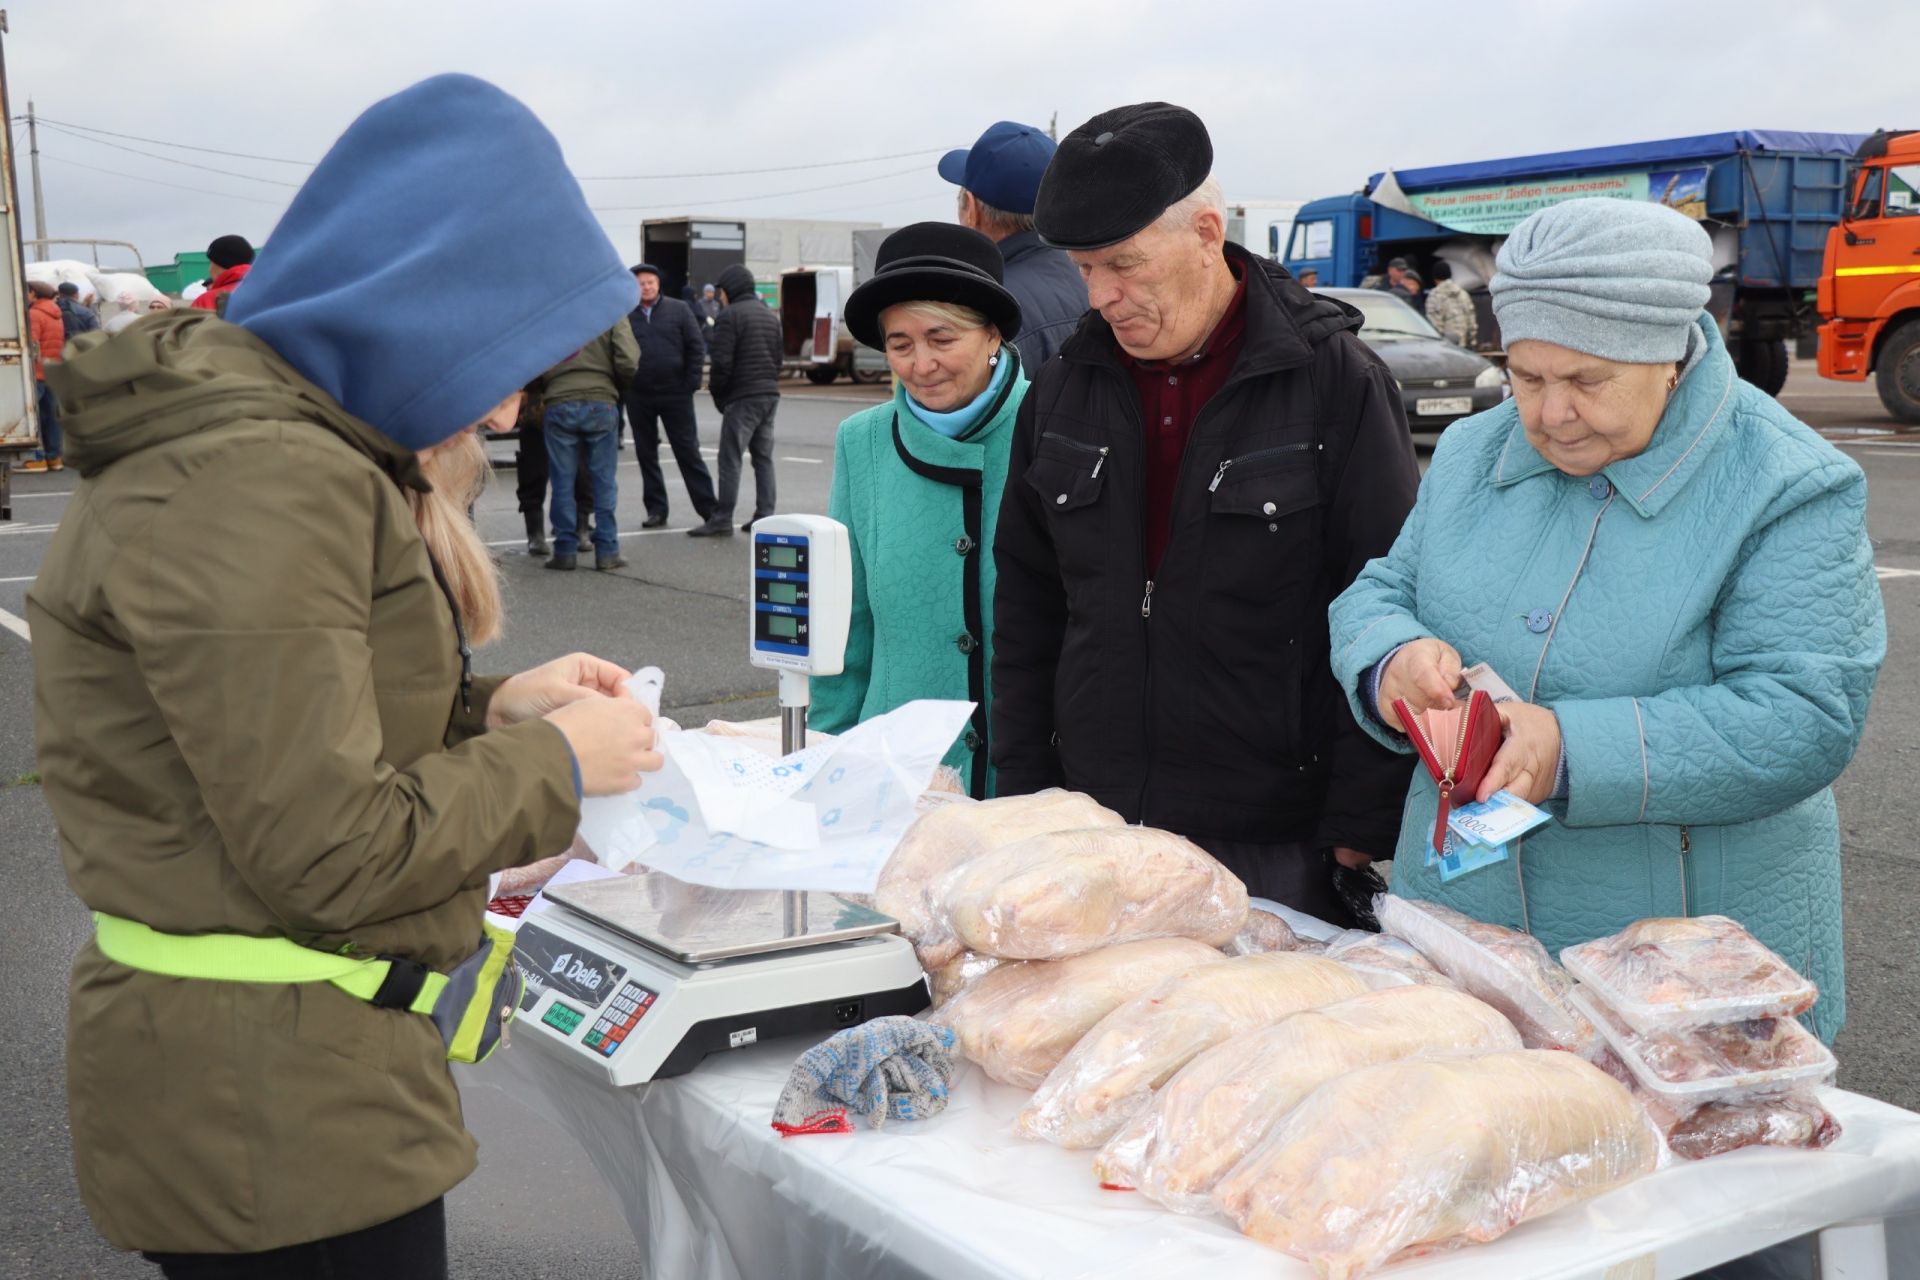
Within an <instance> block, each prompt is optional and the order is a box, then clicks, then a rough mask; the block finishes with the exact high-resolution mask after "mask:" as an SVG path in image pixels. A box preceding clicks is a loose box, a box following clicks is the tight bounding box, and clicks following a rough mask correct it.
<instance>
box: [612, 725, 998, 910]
mask: <svg viewBox="0 0 1920 1280" xmlns="http://www.w3.org/2000/svg"><path fill="white" fill-rule="evenodd" d="M972 708H973V704H971V703H967V702H932V701H921V702H910V703H908V704H906V705H905V706H903V707H900V708H898V709H897V710H895V711H891V712H889V713H887V714H886V715H883V716H877V717H875V718H874V719H872V720H869V721H867V722H866V723H864V724H860V725H857V726H855V727H854V728H853V729H851V730H849V731H848V732H847V733H844V734H842V735H841V736H840V737H838V738H835V739H832V740H830V741H825V742H821V743H819V744H817V745H814V746H809V747H808V748H807V749H806V750H804V751H799V752H795V753H794V754H793V755H791V756H786V757H783V758H781V759H777V760H776V759H769V758H768V757H767V756H766V755H765V754H764V753H763V752H762V751H760V750H758V749H756V748H755V746H754V744H753V742H752V741H751V740H749V739H742V738H725V737H717V736H714V735H710V734H704V733H698V732H693V731H688V730H672V729H669V730H666V731H664V732H662V733H661V735H660V748H661V754H662V755H664V756H665V757H666V763H665V765H664V767H662V768H661V769H660V771H659V772H657V773H651V774H648V775H646V776H645V778H643V779H642V781H641V785H640V787H639V788H638V789H637V790H635V791H631V792H628V793H627V794H625V795H619V796H603V797H595V798H592V799H588V800H586V801H584V802H582V804H581V806H580V834H581V836H582V838H583V839H585V840H586V842H587V844H588V845H589V846H591V847H592V849H593V850H594V852H595V853H596V854H597V855H599V858H600V861H601V863H602V864H603V865H605V866H608V867H612V868H615V869H620V868H623V867H626V866H627V865H629V864H631V863H633V862H635V861H639V860H644V861H645V862H646V864H647V865H648V866H650V867H652V868H654V869H655V870H658V871H664V872H666V873H668V874H669V875H671V876H673V877H675V878H676V879H679V880H683V881H685V882H687V883H689V884H702V885H710V886H713V887H715V888H721V889H817V890H824V891H827V892H835V891H846V892H851V893H871V892H872V891H873V888H874V885H875V882H876V881H877V880H878V879H879V875H880V868H881V866H882V865H883V864H884V863H885V862H886V860H887V858H888V856H889V855H890V854H891V853H892V852H893V849H894V846H895V845H896V844H898V843H899V841H900V837H901V834H902V833H903V832H905V831H906V829H907V827H908V826H909V825H911V824H912V822H913V820H914V818H915V816H916V808H915V806H916V802H917V801H918V799H919V797H920V795H921V793H922V792H924V791H925V790H926V789H927V783H928V781H929V780H930V779H931V778H932V776H933V772H934V770H935V768H936V767H937V766H938V765H939V763H940V758H941V757H942V756H944V755H945V754H946V752H947V749H948V748H949V747H951V746H952V745H953V740H954V739H955V738H956V737H958V736H959V733H960V731H961V730H962V729H963V728H965V727H966V723H967V719H968V717H969V716H970V715H971V714H972Z"/></svg>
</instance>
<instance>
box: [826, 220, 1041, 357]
mask: <svg viewBox="0 0 1920 1280" xmlns="http://www.w3.org/2000/svg"><path fill="white" fill-rule="evenodd" d="M1005 275H1006V264H1005V263H1004V262H1003V261H1002V260H1001V258H1000V246H998V245H996V244H995V243H994V242H993V241H991V240H989V239H988V238H987V237H985V236H983V235H981V234H980V233H979V232H978V231H975V230H973V229H972V228H970V227H961V226H955V225H954V224H953V223H951V222H916V223H914V224H913V225H912V226H910V227H902V228H900V230H898V231H896V232H894V233H893V234H892V235H890V236H888V237H887V238H886V239H885V240H882V241H881V242H880V251H879V252H878V253H877V254H875V255H874V270H873V275H872V276H871V277H869V278H868V280H867V282H866V283H865V284H863V285H861V286H860V287H859V288H858V289H855V290H854V291H853V292H852V293H851V294H848V295H847V305H846V308H845V310H844V312H843V315H844V316H845V319H846V322H847V330H848V332H850V333H852V334H853V336H854V337H856V338H858V339H859V340H860V341H861V342H862V343H864V344H865V345H867V346H869V347H873V348H875V349H876V350H885V349H886V345H887V337H886V334H884V333H882V332H881V330H880V313H881V312H883V311H885V310H886V309H887V308H888V307H891V306H895V305H897V304H899V303H902V302H951V303H954V304H956V305H958V306H962V307H971V308H973V309H974V310H975V311H978V312H979V313H980V314H981V315H984V316H985V317H986V318H987V319H989V320H991V321H993V324H994V327H995V328H997V329H998V330H1000V336H1001V337H1002V338H1007V339H1011V338H1012V337H1013V336H1014V335H1015V334H1017V333H1019V332H1020V304H1019V303H1018V302H1016V301H1015V300H1014V297H1013V295H1012V294H1010V293H1008V292H1007V290H1006V286H1005V285H1003V284H1001V283H1000V282H1001V280H1002V279H1003V278H1004V277H1005Z"/></svg>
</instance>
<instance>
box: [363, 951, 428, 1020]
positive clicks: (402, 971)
mask: <svg viewBox="0 0 1920 1280" xmlns="http://www.w3.org/2000/svg"><path fill="white" fill-rule="evenodd" d="M380 959H382V960H385V961H386V962H387V976H386V978H385V979H384V980H383V981H382V982H381V983H380V989H379V990H378V991H376V992H374V993H373V999H372V1000H371V1001H369V1003H370V1004H372V1005H373V1006H374V1007H375V1008H376V1009H411V1008H412V1007H413V1001H414V998H415V997H416V996H418V995H419V994H420V989H421V988H422V987H424V986H426V985H427V974H429V973H431V972H432V970H430V969H428V968H427V966H426V965H424V964H422V963H420V961H418V960H409V959H407V957H405V956H381V957H380Z"/></svg>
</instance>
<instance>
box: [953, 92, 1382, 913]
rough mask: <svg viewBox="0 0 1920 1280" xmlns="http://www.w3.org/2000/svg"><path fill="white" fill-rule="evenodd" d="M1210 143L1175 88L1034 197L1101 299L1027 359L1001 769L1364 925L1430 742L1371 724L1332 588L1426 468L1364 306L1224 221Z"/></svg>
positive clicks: (1046, 228)
mask: <svg viewBox="0 0 1920 1280" xmlns="http://www.w3.org/2000/svg"><path fill="white" fill-rule="evenodd" d="M1212 166H1213V146H1212V142H1211V140H1210V139H1209V138H1208V136H1207V130H1206V126H1205V125H1203V124H1202V123H1201V122H1200V120H1199V118H1198V117H1196V116H1195V115H1194V114H1193V113H1192V112H1190V111H1187V110H1185V109H1184V108H1181V107H1176V106H1171V105H1169V104H1167V103H1163V102H1150V103H1142V104H1139V105H1137V106H1129V107H1120V108H1117V109H1115V110H1112V111H1108V112H1104V113H1102V114H1101V115H1098V116H1095V117H1094V118H1093V119H1092V120H1089V121H1088V122H1087V123H1086V124H1084V125H1082V126H1080V128H1078V129H1075V130H1074V131H1073V132H1072V133H1071V134H1069V135H1068V136H1067V137H1066V138H1065V139H1064V140H1062V142H1061V143H1060V148H1059V150H1058V152H1057V153H1056V154H1055V156H1054V158H1053V161H1052V163H1051V164H1050V165H1049V166H1048V168H1047V172H1046V176H1045V178H1044V179H1043V180H1042V181H1041V184H1040V193H1039V198H1038V200H1037V202H1036V204H1035V208H1034V223H1035V225H1036V227H1037V229H1038V230H1039V233H1040V235H1041V237H1042V238H1043V239H1045V240H1046V241H1047V242H1048V243H1050V244H1054V245H1057V246H1059V247H1060V248H1063V249H1065V250H1067V252H1068V254H1069V256H1070V257H1071V258H1072V259H1073V261H1074V264H1075V266H1076V267H1077V268H1078V269H1079V272H1080V275H1081V277H1082V278H1083V279H1084V280H1085V281H1086V282H1087V292H1088V300H1089V302H1090V303H1091V305H1092V307H1093V311H1092V312H1091V313H1090V314H1089V315H1088V316H1087V317H1086V318H1085V319H1084V320H1083V321H1082V322H1081V324H1080V327H1079V329H1078V330H1077V331H1076V332H1075V334H1074V335H1073V337H1071V338H1069V339H1068V340H1067V342H1066V343H1065V344H1064V345H1063V346H1062V348H1061V351H1060V358H1058V359H1055V360H1052V361H1049V362H1048V363H1047V364H1046V365H1045V366H1044V367H1043V368H1040V369H1036V370H1034V371H1033V375H1034V388H1033V392H1032V394H1030V395H1029V396H1028V397H1027V398H1026V401H1025V403H1024V404H1023V405H1022V407H1021V411H1020V418H1019V421H1018V424H1017V426H1016V429H1015V435H1014V441H1013V451H1012V458H1011V461H1010V464H1009V470H1008V479H1007V490H1006V495H1005V497H1004V499H1003V501H1002V504H1001V508H1000V524H999V530H998V533H997V536H996V538H995V542H994V555H995V566H996V572H997V574H998V585H997V588H996V591H995V594H994V619H995V620H994V637H993V642H994V661H993V681H992V687H993V691H994V697H993V711H992V726H991V728H992V734H991V741H992V751H993V762H994V764H995V766H996V767H997V768H998V770H999V791H1000V794H1002V795H1015V794H1019V793H1022V792H1030V791H1037V790H1039V789H1041V788H1043V787H1047V786H1067V787H1070V788H1072V789H1074V790H1077V791H1084V792H1087V793H1088V794H1090V795H1092V796H1093V797H1094V798H1095V799H1097V800H1099V801H1100V802H1101V803H1102V804H1105V805H1107V806H1108V807H1110V808H1113V809H1116V810H1118V811H1119V812H1120V813H1122V814H1123V815H1125V816H1126V818H1127V819H1128V820H1129V821H1136V822H1145V823H1148V824H1150V825H1153V826H1156V827H1162V828H1166V829H1168V830H1171V831H1176V832H1179V833H1180V834H1182V835H1185V836H1187V837H1189V838H1190V839H1192V840H1194V841H1196V842H1197V843H1199V844H1201V845H1203V846H1204V847H1206V848H1207V849H1208V850H1210V851H1211V852H1212V853H1213V854H1214V855H1215V856H1216V857H1218V858H1220V859H1221V860H1222V861H1223V862H1225V863H1226V864H1227V866H1229V867H1230V868H1231V869H1232V870H1233V871H1234V872H1235V873H1236V874H1238V875H1239V876H1241V878H1243V879H1244V880H1246V882H1247V885H1248V887H1249V888H1250V889H1251V890H1252V891H1253V892H1254V893H1256V894H1260V895H1263V896H1267V897H1272V898H1276V899H1278V900H1279V901H1282V902H1286V903H1288V904H1290V905H1293V906H1296V907H1298V908H1300V909H1302V910H1305V911H1309V912H1312V913H1314V914H1316V915H1319V916H1321V917H1323V918H1327V919H1331V920H1334V921H1335V922H1338V923H1346V922H1347V920H1348V918H1349V913H1348V911H1347V909H1346V907H1345V906H1344V905H1343V903H1342V902H1341V900H1340V899H1339V897H1338V896H1337V895H1336V894H1335V892H1334V890H1333V876H1334V872H1333V868H1334V866H1335V864H1336V863H1337V864H1339V865H1341V866H1345V867H1349V868H1358V867H1361V866H1364V865H1365V864H1366V863H1367V862H1368V861H1369V860H1370V859H1372V858H1376V857H1390V856H1391V855H1392V853H1393V848H1394V843H1395V840H1396V838H1397V836H1398V834H1399V825H1400V809H1401V805H1402V803H1403V801H1404V799H1405V794H1406V788H1407V780H1408V777H1409V775H1410V773H1411V768H1412V765H1411V760H1410V758H1402V757H1399V756H1396V755H1395V754H1393V753H1391V752H1389V751H1386V750H1385V749H1383V748H1381V747H1379V746H1378V745H1377V744H1375V743H1374V742H1373V741H1372V739H1370V738H1369V737H1368V736H1367V735H1366V734H1365V733H1363V732H1362V731H1361V729H1360V727H1359V726H1358V725H1357V724H1356V723H1355V722H1354V719H1353V715H1352V712H1351V711H1350V710H1349V708H1348V704H1347V699H1346V697H1345V695H1344V694H1343V692H1342V691H1341V690H1340V689H1339V688H1338V687H1337V686H1336V685H1335V683H1334V680H1333V676H1332V674H1331V672H1330V670H1329V667H1328V652H1327V606H1328V604H1329V603H1330V602H1331V601H1332V600H1333V598H1334V597H1335V596H1337V595H1338V594H1339V593H1340V592H1341V591H1342V590H1343V589H1345V587H1346V586H1347V585H1348V584H1349V583H1350V582H1352V581H1353V578H1354V576H1355V575H1356V574H1357V573H1358V572H1359V571H1360V568H1361V567H1362V566H1363V565H1365V564H1366V562H1367V561H1368V560H1369V559H1372V558H1373V557H1375V556H1380V555H1384V554H1385V553H1386V552H1387V550H1388V548H1389V547H1391V546H1392V544H1393V540H1394V537H1395V536H1396V535H1397V534H1398V533H1399V530H1400V525H1401V522H1402V521H1403V520H1404V519H1405V517H1406V514H1407V512H1408V511H1410V510H1411V509H1412V507H1413V497H1414V490H1415V488H1416V487H1417V484H1418V479H1419V477H1418V472H1417V469H1416V467H1415V465H1414V458H1413V448H1412V444H1411V442H1410V439H1409V437H1408V433H1407V422H1406V418H1405V416H1404V414H1403V413H1402V411H1401V408H1400V394H1399V390H1398V388H1397V387H1396V385H1395V383H1394V381H1393V377H1392V375H1390V374H1389V373H1388V372H1387V369H1386V366H1385V365H1383V364H1382V363H1381V362H1380V360H1379V359H1378V358H1376V357H1375V356H1374V355H1373V353H1372V352H1371V351H1369V350H1368V349H1367V347H1366V345H1365V344H1364V343H1362V342H1361V341H1360V340H1359V339H1358V338H1357V337H1356V336H1355V331H1356V330H1358V329H1359V327H1360V314H1359V312H1358V311H1355V310H1354V309H1353V308H1351V307H1348V306H1346V305H1344V304H1342V303H1339V302H1335V301H1333V300H1331V299H1327V298H1322V297H1320V296H1318V295H1315V294H1312V293H1309V292H1308V291H1306V290H1305V289H1303V288H1301V287H1300V286H1299V285H1298V284H1296V283H1295V282H1294V281H1293V279H1292V278H1291V277H1290V276H1289V275H1288V274H1287V272H1286V270H1285V269H1284V268H1282V267H1280V266H1279V265H1277V264H1275V263H1272V262H1268V261H1266V260H1264V259H1262V258H1258V257H1255V256H1254V255H1252V254H1250V253H1248V252H1246V251H1245V250H1244V249H1242V248H1240V247H1239V246H1238V245H1234V244H1230V243H1228V242H1227V238H1226V216H1225V211H1224V208H1223V201H1222V199H1221V194H1220V187H1219V185H1218V183H1216V182H1215V181H1214V180H1213V178H1212V177H1211V176H1210V174H1211V170H1212Z"/></svg>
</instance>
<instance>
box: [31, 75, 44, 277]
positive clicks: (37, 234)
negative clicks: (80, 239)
mask: <svg viewBox="0 0 1920 1280" xmlns="http://www.w3.org/2000/svg"><path fill="white" fill-rule="evenodd" d="M27 154H28V156H30V157H31V158H32V161H33V236H34V239H36V240H40V241H45V240H46V238H47V202H46V201H45V200H44V199H42V198H41V195H40V130H39V122H38V121H36V120H35V119H34V115H33V99H32V98H28V99H27ZM33 260H34V261H35V262H45V261H46V260H47V246H46V245H45V244H44V243H42V244H36V245H34V246H33Z"/></svg>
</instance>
